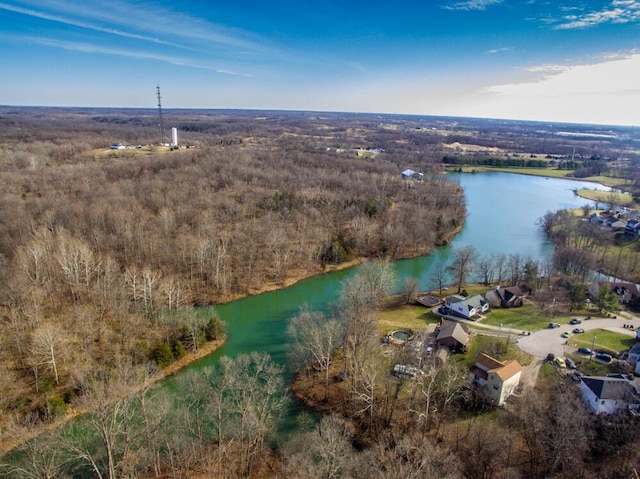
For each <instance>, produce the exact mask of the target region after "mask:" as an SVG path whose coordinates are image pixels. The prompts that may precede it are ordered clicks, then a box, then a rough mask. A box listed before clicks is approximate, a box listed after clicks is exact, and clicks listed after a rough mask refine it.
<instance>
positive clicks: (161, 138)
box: [156, 85, 164, 145]
mask: <svg viewBox="0 0 640 479" xmlns="http://www.w3.org/2000/svg"><path fill="white" fill-rule="evenodd" d="M156 93H157V94H158V117H159V120H160V124H159V125H158V126H159V127H160V141H161V143H160V144H161V145H164V119H163V118H162V97H161V96H160V85H158V86H157V87H156Z"/></svg>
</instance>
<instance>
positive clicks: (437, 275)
mask: <svg viewBox="0 0 640 479" xmlns="http://www.w3.org/2000/svg"><path fill="white" fill-rule="evenodd" d="M429 279H430V280H431V282H433V283H435V284H436V287H437V288H438V294H439V295H440V296H442V290H443V289H444V288H445V287H446V286H447V284H448V282H449V273H448V271H447V268H446V266H445V263H444V261H442V260H439V261H438V262H437V263H436V264H435V265H434V266H433V268H432V270H431V276H430V277H429Z"/></svg>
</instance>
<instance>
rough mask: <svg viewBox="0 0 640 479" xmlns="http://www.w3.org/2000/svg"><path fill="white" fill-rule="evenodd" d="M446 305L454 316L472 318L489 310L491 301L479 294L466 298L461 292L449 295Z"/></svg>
mask: <svg viewBox="0 0 640 479" xmlns="http://www.w3.org/2000/svg"><path fill="white" fill-rule="evenodd" d="M444 305H445V306H446V307H447V308H448V309H449V312H450V313H451V314H453V315H454V316H459V317H461V318H464V319H472V318H473V317H474V316H477V315H479V314H482V313H486V312H487V311H489V303H488V302H487V301H486V300H485V299H484V298H483V297H482V296H481V295H479V294H477V295H475V296H470V297H468V298H465V297H464V296H461V295H459V294H454V295H452V296H449V297H448V298H447V300H446V301H445V303H444Z"/></svg>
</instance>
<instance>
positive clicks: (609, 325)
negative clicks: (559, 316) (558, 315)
mask: <svg viewBox="0 0 640 479" xmlns="http://www.w3.org/2000/svg"><path fill="white" fill-rule="evenodd" d="M625 324H632V325H633V328H634V329H637V328H638V327H640V319H639V318H635V317H632V316H630V315H625V317H621V316H620V315H618V319H589V320H586V321H582V324H578V325H573V324H562V325H561V326H560V327H559V328H554V329H543V330H542V331H536V332H535V333H531V335H529V336H522V337H520V338H518V341H517V344H518V346H519V347H520V349H522V350H523V351H524V352H526V353H529V354H531V355H533V356H536V357H537V358H546V357H547V354H549V353H552V354H554V355H555V356H564V355H565V347H566V346H569V347H572V346H571V344H572V342H571V338H572V337H573V336H574V335H573V334H572V335H571V336H570V337H569V338H568V339H567V338H563V337H562V333H564V332H565V331H569V332H571V331H572V330H573V329H574V328H582V329H584V330H585V331H589V330H591V329H606V330H609V331H614V332H616V333H620V334H626V335H629V336H635V335H636V332H635V331H634V330H630V329H625V328H624V327H623V326H624V325H625Z"/></svg>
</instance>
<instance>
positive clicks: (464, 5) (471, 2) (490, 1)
mask: <svg viewBox="0 0 640 479" xmlns="http://www.w3.org/2000/svg"><path fill="white" fill-rule="evenodd" d="M503 1H504V0H464V1H461V2H455V3H451V4H449V5H445V6H443V7H442V8H444V9H445V10H486V9H487V7H490V6H492V5H498V4H500V3H503Z"/></svg>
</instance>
